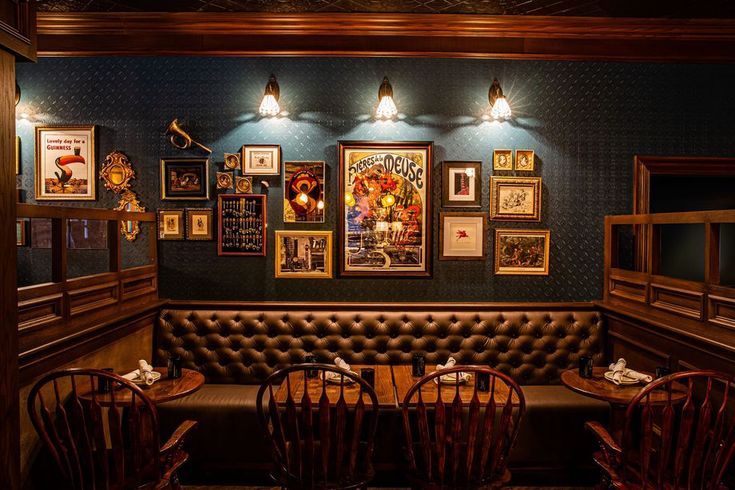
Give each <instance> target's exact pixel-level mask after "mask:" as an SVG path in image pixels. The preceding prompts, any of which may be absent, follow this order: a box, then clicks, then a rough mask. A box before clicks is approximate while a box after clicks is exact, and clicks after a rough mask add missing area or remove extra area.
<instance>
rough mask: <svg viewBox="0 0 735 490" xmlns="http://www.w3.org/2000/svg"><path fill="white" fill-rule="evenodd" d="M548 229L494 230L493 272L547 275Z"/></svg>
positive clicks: (499, 273)
mask: <svg viewBox="0 0 735 490" xmlns="http://www.w3.org/2000/svg"><path fill="white" fill-rule="evenodd" d="M549 241H550V232H549V230H495V274H497V275H517V276H547V275H548V274H549Z"/></svg>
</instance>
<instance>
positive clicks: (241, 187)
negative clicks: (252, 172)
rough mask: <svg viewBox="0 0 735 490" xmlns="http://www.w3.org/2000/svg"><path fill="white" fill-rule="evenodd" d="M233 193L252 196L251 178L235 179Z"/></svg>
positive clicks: (238, 177)
mask: <svg viewBox="0 0 735 490" xmlns="http://www.w3.org/2000/svg"><path fill="white" fill-rule="evenodd" d="M235 191H236V192H239V193H240V194H252V192H253V178H252V177H240V176H237V177H235Z"/></svg>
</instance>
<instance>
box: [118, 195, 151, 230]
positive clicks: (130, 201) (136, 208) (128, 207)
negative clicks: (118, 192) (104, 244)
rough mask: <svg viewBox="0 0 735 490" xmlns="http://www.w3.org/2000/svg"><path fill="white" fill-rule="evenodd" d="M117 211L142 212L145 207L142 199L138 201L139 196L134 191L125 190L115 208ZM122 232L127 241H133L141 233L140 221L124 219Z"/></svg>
mask: <svg viewBox="0 0 735 490" xmlns="http://www.w3.org/2000/svg"><path fill="white" fill-rule="evenodd" d="M115 211H129V212H132V213H136V212H137V213H142V212H143V211H145V208H144V207H143V206H141V204H140V201H138V196H136V195H135V193H134V192H132V191H125V192H124V193H123V195H122V196H121V197H120V202H119V203H118V205H117V207H116V208H115ZM120 233H122V235H123V236H124V237H125V239H126V240H127V241H129V242H132V241H133V240H135V238H136V237H137V236H138V233H140V221H123V222H122V226H121V227H120Z"/></svg>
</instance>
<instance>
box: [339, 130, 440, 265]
mask: <svg viewBox="0 0 735 490" xmlns="http://www.w3.org/2000/svg"><path fill="white" fill-rule="evenodd" d="M432 149H433V143H431V142H396V143H374V142H340V145H339V152H340V169H339V170H340V200H341V202H342V206H340V208H341V209H340V252H339V254H340V273H341V275H345V276H349V275H356V276H371V275H376V276H429V275H431V266H430V259H431V236H432V235H431V202H430V198H431V168H432Z"/></svg>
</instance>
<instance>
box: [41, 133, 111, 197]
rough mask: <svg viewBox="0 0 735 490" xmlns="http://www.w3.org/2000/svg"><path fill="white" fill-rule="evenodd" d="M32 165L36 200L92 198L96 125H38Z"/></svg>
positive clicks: (94, 177)
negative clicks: (34, 159) (33, 166)
mask: <svg viewBox="0 0 735 490" xmlns="http://www.w3.org/2000/svg"><path fill="white" fill-rule="evenodd" d="M35 168H36V173H35V181H36V196H35V198H36V200H37V201H94V200H95V199H96V198H97V195H96V193H95V181H96V172H97V156H96V154H95V126H37V127H36V163H35Z"/></svg>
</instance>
